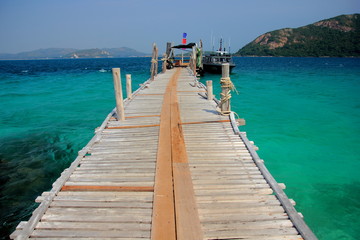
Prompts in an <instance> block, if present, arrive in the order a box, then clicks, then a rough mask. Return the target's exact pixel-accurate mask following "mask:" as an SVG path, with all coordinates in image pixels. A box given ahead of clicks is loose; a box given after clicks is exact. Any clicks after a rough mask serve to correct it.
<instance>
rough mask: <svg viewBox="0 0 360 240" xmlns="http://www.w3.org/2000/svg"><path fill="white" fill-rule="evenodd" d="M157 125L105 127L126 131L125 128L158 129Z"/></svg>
mask: <svg viewBox="0 0 360 240" xmlns="http://www.w3.org/2000/svg"><path fill="white" fill-rule="evenodd" d="M158 126H160V125H159V124H150V125H138V126H119V127H106V129H126V128H146V127H158Z"/></svg>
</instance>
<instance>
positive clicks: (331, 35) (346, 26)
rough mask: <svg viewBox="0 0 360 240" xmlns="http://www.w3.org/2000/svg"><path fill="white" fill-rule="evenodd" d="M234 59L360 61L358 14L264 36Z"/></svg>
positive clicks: (273, 32)
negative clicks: (269, 58) (356, 59)
mask: <svg viewBox="0 0 360 240" xmlns="http://www.w3.org/2000/svg"><path fill="white" fill-rule="evenodd" d="M235 55H237V56H274V57H280V56H283V57H360V14H351V15H340V16H337V17H334V18H330V19H325V20H322V21H319V22H316V23H313V24H310V25H307V26H303V27H299V28H284V29H280V30H275V31H271V32H267V33H265V34H262V35H260V36H259V37H257V38H256V39H255V40H254V41H252V42H250V43H248V44H247V45H245V46H244V47H243V48H241V49H240V50H239V51H238V52H237V53H236V54H235Z"/></svg>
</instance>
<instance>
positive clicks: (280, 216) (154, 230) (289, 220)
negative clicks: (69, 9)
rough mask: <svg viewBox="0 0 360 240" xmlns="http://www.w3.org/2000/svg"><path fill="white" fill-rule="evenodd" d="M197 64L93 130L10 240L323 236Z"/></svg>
mask: <svg viewBox="0 0 360 240" xmlns="http://www.w3.org/2000/svg"><path fill="white" fill-rule="evenodd" d="M216 107H217V103H216V101H215V100H211V99H210V100H208V99H206V88H205V87H204V86H203V85H202V84H200V83H199V82H198V81H197V80H196V77H195V76H194V74H193V72H192V70H191V69H190V68H175V69H171V70H168V71H166V72H165V73H162V74H159V75H157V76H154V77H153V79H150V80H148V81H147V82H145V83H144V84H143V85H142V86H141V88H140V89H138V90H137V91H135V92H134V93H132V97H131V98H127V99H126V100H125V101H124V108H125V112H124V118H125V120H124V121H117V119H116V116H117V115H116V113H115V110H114V111H113V112H111V113H110V114H109V115H108V116H107V118H106V119H105V121H104V122H103V124H102V125H101V126H100V127H99V128H97V129H96V130H95V136H94V137H93V138H92V140H91V141H90V142H89V143H88V144H87V145H86V146H85V147H84V148H83V149H82V150H81V151H80V152H79V155H78V157H77V158H76V159H75V161H74V162H73V163H72V165H71V166H70V167H69V168H68V169H66V170H65V171H64V172H63V173H62V175H61V177H60V178H59V179H58V180H57V181H56V182H55V183H54V184H53V188H52V189H51V190H50V191H49V192H44V193H43V194H42V195H41V196H39V197H38V198H37V200H36V201H37V202H39V203H40V205H39V207H38V208H37V209H36V210H35V211H34V212H33V215H32V217H31V218H30V219H29V221H28V222H21V223H20V224H19V225H18V227H17V229H16V231H15V232H14V233H13V234H12V235H11V238H12V239H28V238H31V239H44V238H46V239H122V240H125V239H153V240H159V239H164V240H173V239H178V240H200V239H208V240H210V239H212V240H214V239H253V240H254V239H267V240H275V239H276V240H278V239H316V237H315V235H314V234H313V233H312V232H311V230H310V229H309V228H308V227H307V225H306V224H305V222H304V221H303V220H302V218H301V217H300V215H299V214H298V213H297V212H296V210H295V208H294V207H293V205H292V202H291V201H290V200H289V199H288V198H287V197H286V195H285V194H284V192H283V191H282V189H281V187H280V185H279V184H277V183H276V181H275V180H274V179H273V177H272V176H271V175H270V173H269V172H268V170H267V169H266V167H265V166H264V164H263V161H262V160H261V159H260V158H259V156H258V155H257V154H256V151H255V150H256V149H255V147H254V145H253V144H252V143H251V142H250V141H249V140H248V139H247V137H246V134H245V133H242V132H239V129H238V127H237V124H236V121H235V119H234V116H233V114H230V116H224V115H221V114H219V113H218V111H217V109H216Z"/></svg>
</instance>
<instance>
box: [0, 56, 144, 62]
mask: <svg viewBox="0 0 360 240" xmlns="http://www.w3.org/2000/svg"><path fill="white" fill-rule="evenodd" d="M150 57H151V56H130V57H107V58H100V57H94V58H24V59H0V61H37V60H39V61H44V60H82V59H117V58H150Z"/></svg>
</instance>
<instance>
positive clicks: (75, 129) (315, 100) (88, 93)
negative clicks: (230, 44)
mask: <svg viewBox="0 0 360 240" xmlns="http://www.w3.org/2000/svg"><path fill="white" fill-rule="evenodd" d="M235 61H236V63H237V67H236V68H235V69H234V72H233V74H232V75H231V79H232V80H233V82H234V84H235V85H236V87H237V89H238V91H239V92H240V94H239V95H236V94H233V98H232V109H233V110H234V111H236V112H237V113H238V114H239V115H240V116H241V117H243V118H245V119H246V121H247V125H246V126H244V127H242V128H241V130H242V131H246V132H247V133H248V137H249V139H250V140H253V141H255V143H256V145H257V146H259V147H260V150H259V155H260V157H261V158H263V159H264V160H265V163H266V166H267V167H268V168H269V170H270V171H271V173H272V174H273V176H274V177H275V179H276V180H277V181H278V182H284V183H286V185H287V189H286V193H287V194H288V195H289V197H290V198H293V199H294V200H295V201H296V202H297V206H296V208H297V210H298V211H300V212H302V213H303V214H304V216H305V220H306V222H307V223H308V224H309V225H310V227H311V228H312V229H313V231H314V232H315V234H316V235H317V236H318V237H319V239H358V238H359V237H360V230H359V227H358V226H359V225H360V221H359V220H358V216H359V215H360V204H359V200H360V187H359V186H360V185H359V183H360V180H359V179H358V177H359V168H360V157H359V156H360V154H359V153H360V150H359V146H360V140H359V138H358V135H359V134H360V127H359V126H360V96H359V93H360V59H342V58H235ZM112 67H121V72H122V75H123V77H122V79H123V80H124V79H125V77H124V74H126V73H130V74H132V79H133V82H134V83H133V90H135V89H136V88H137V87H138V84H140V83H142V82H144V81H145V80H147V79H148V77H149V68H150V59H149V58H127V59H82V60H79V59H76V60H44V61H0V116H1V117H0V171H1V173H0V183H1V185H0V200H1V209H0V219H1V237H3V238H6V237H5V236H7V235H8V234H9V233H11V232H12V231H13V229H14V227H15V226H16V225H17V223H18V221H19V220H28V218H29V216H30V214H31V212H32V211H33V209H34V208H35V207H36V206H37V205H36V204H35V203H34V199H35V198H36V197H37V196H38V195H39V194H41V193H42V192H43V191H46V190H48V189H50V188H51V184H52V182H53V181H54V180H55V179H57V178H58V176H59V174H60V173H61V172H62V171H63V169H64V168H66V167H67V166H68V165H69V164H70V163H71V162H72V161H73V160H74V159H75V157H76V155H77V152H78V151H79V150H80V149H81V148H82V147H83V146H85V144H86V143H87V142H88V141H89V140H90V139H91V137H92V136H93V130H94V128H96V127H98V126H99V125H100V124H101V122H102V121H103V119H104V118H105V116H106V115H107V114H108V113H109V112H110V111H111V110H112V108H113V107H114V105H115V100H114V93H113V83H112V75H111V71H110V70H111V68H112ZM99 70H100V71H99ZM103 70H105V71H103ZM209 79H212V80H213V81H214V86H215V92H217V93H218V92H219V89H220V88H219V85H218V84H217V82H218V80H219V79H220V76H218V75H206V76H205V77H203V78H202V81H204V80H209Z"/></svg>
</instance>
